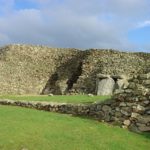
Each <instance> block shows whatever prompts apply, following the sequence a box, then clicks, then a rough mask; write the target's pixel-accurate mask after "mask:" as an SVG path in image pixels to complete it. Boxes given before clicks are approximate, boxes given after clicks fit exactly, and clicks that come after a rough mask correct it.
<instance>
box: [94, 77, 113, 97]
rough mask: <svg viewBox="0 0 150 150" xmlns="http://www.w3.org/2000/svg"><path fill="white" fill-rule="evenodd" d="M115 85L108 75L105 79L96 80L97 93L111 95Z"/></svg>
mask: <svg viewBox="0 0 150 150" xmlns="http://www.w3.org/2000/svg"><path fill="white" fill-rule="evenodd" d="M114 87H115V81H114V80H113V79H112V78H110V77H108V78H106V79H102V80H98V83H97V95H112V94H113V91H114Z"/></svg>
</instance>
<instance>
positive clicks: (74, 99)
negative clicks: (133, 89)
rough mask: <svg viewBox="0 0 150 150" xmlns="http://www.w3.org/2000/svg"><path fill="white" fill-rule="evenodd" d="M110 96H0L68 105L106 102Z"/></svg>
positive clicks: (2, 97)
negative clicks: (65, 103)
mask: <svg viewBox="0 0 150 150" xmlns="http://www.w3.org/2000/svg"><path fill="white" fill-rule="evenodd" d="M109 98H110V96H94V97H89V96H88V95H71V96H66V95H55V96H47V95H45V96H44V95H0V99H12V100H27V101H54V102H67V103H89V102H95V101H104V100H106V99H109Z"/></svg>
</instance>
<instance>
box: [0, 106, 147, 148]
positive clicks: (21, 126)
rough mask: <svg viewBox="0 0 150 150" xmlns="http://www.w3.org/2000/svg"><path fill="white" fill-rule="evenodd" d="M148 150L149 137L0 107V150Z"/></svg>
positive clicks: (86, 121)
mask: <svg viewBox="0 0 150 150" xmlns="http://www.w3.org/2000/svg"><path fill="white" fill-rule="evenodd" d="M23 148H26V149H28V150H148V149H149V148H150V134H147V135H140V134H136V133H132V132H129V131H127V130H125V129H121V128H119V127H113V126H110V125H108V124H104V123H100V122H98V121H93V120H89V119H85V118H78V117H71V116H70V115H64V114H57V113H49V112H43V111H37V110H33V109H27V108H19V107H12V106H0V150H22V149H23Z"/></svg>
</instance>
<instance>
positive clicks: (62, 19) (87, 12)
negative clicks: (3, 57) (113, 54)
mask: <svg viewBox="0 0 150 150" xmlns="http://www.w3.org/2000/svg"><path fill="white" fill-rule="evenodd" d="M1 1H3V2H5V6H7V7H8V8H9V9H8V10H9V11H7V15H4V16H0V38H2V39H4V40H2V41H5V42H1V43H0V44H5V43H7V42H8V43H10V42H11V43H33V44H45V45H50V46H55V47H76V48H91V47H94V48H116V49H132V48H133V47H136V46H135V45H133V44H132V43H130V42H129V41H128V38H127V33H128V31H129V30H130V29H132V28H134V27H136V26H137V23H138V22H143V20H147V19H148V18H149V17H150V16H149V13H150V10H149V8H148V6H149V5H148V4H150V2H149V1H148V0H63V2H60V1H61V0H55V1H54V0H23V1H25V2H30V1H32V2H35V3H36V4H37V5H38V9H23V10H15V9H13V5H14V1H13V0H11V5H9V4H8V1H6V0H5V1H4V0H0V4H1ZM7 7H5V8H7ZM0 8H1V7H0ZM3 12H4V11H3ZM149 19H150V18H149ZM144 23H145V25H148V24H149V22H148V21H147V22H144ZM140 26H141V25H140Z"/></svg>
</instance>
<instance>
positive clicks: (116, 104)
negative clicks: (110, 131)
mask: <svg viewBox="0 0 150 150" xmlns="http://www.w3.org/2000/svg"><path fill="white" fill-rule="evenodd" d="M0 104H1V105H14V106H21V107H28V108H35V109H39V110H45V111H53V112H59V113H67V114H73V115H79V116H87V117H91V118H94V119H97V120H99V121H105V122H108V123H112V124H116V125H119V126H120V127H123V128H128V129H129V130H131V131H134V132H150V73H148V74H141V75H138V76H134V77H133V78H131V79H130V80H129V85H128V86H127V87H126V88H124V91H123V92H121V93H118V94H115V95H114V96H113V97H112V98H111V99H110V100H106V101H104V102H98V101H97V102H95V103H91V104H67V103H49V102H35V101H34V102H27V101H13V100H0Z"/></svg>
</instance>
